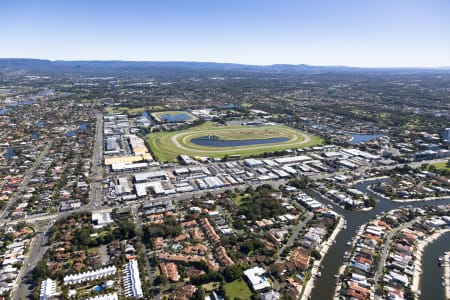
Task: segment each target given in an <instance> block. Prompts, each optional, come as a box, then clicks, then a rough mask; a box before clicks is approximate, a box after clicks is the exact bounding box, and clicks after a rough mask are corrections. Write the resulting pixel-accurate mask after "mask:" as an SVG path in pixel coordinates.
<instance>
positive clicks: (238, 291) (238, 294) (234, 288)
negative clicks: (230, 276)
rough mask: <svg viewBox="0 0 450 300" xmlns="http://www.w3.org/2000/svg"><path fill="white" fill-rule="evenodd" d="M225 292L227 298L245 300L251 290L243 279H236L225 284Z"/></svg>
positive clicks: (248, 297) (249, 295)
mask: <svg viewBox="0 0 450 300" xmlns="http://www.w3.org/2000/svg"><path fill="white" fill-rule="evenodd" d="M225 294H226V295H227V296H228V298H229V299H234V298H240V299H242V300H247V299H250V298H251V296H252V291H250V288H249V287H248V285H247V283H245V281H244V280H243V279H236V280H235V281H232V282H229V283H227V284H225Z"/></svg>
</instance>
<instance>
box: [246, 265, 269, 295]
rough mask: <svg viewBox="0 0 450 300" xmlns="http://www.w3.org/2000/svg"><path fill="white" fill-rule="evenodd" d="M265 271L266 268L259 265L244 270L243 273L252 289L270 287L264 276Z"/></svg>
mask: <svg viewBox="0 0 450 300" xmlns="http://www.w3.org/2000/svg"><path fill="white" fill-rule="evenodd" d="M265 273H266V270H265V269H263V268H261V267H253V268H251V269H247V270H245V271H244V275H245V277H247V279H248V281H249V283H250V285H251V287H252V289H253V290H254V291H260V290H262V289H265V288H270V282H269V280H267V278H266V277H265V276H264V274H265Z"/></svg>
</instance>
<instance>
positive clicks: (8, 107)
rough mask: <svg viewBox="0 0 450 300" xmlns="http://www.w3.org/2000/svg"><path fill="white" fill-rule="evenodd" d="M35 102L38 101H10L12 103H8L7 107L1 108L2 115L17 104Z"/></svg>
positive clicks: (0, 113)
mask: <svg viewBox="0 0 450 300" xmlns="http://www.w3.org/2000/svg"><path fill="white" fill-rule="evenodd" d="M34 102H36V101H34V100H28V101H23V102H13V103H10V104H8V106H7V107H5V108H2V109H0V116H2V115H4V114H6V113H7V112H8V111H9V110H10V109H11V107H16V106H19V105H29V104H33V103H34Z"/></svg>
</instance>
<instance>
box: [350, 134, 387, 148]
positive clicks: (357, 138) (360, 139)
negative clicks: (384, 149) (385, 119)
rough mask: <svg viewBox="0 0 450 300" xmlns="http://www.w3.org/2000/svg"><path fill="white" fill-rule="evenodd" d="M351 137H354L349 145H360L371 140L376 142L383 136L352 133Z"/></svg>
mask: <svg viewBox="0 0 450 300" xmlns="http://www.w3.org/2000/svg"><path fill="white" fill-rule="evenodd" d="M350 136H351V137H352V138H351V140H350V141H349V144H352V145H354V144H358V143H365V142H368V141H371V140H374V139H376V138H379V137H380V136H381V134H359V133H350Z"/></svg>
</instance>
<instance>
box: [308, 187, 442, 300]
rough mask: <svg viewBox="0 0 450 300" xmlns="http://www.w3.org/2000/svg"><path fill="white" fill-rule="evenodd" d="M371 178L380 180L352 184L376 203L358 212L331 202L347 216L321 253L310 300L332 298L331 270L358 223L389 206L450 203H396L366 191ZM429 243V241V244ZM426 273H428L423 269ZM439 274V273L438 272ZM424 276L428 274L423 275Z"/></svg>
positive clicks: (338, 262)
mask: <svg viewBox="0 0 450 300" xmlns="http://www.w3.org/2000/svg"><path fill="white" fill-rule="evenodd" d="M385 180H386V179H383V180H381V181H385ZM375 182H380V180H371V181H365V182H363V183H359V184H357V185H355V188H356V189H358V190H360V191H362V192H364V193H366V194H368V195H370V196H372V197H373V198H374V199H376V200H378V202H377V205H376V207H375V208H374V209H372V210H370V211H367V212H362V211H351V210H344V209H342V208H341V207H340V206H338V205H335V204H332V205H333V209H334V210H335V211H336V212H337V213H339V214H341V215H343V216H344V218H345V219H346V220H347V228H346V229H343V230H342V231H341V232H340V233H339V235H338V236H337V237H336V243H335V244H334V245H332V246H331V247H330V249H329V252H328V254H327V255H326V256H325V257H324V259H323V260H322V264H323V265H324V266H325V267H324V269H323V270H322V276H321V277H320V278H318V279H317V280H316V284H315V287H314V289H313V291H312V293H311V299H313V300H316V299H317V300H327V299H333V297H334V290H335V287H336V283H337V279H336V278H335V277H334V275H335V274H337V273H338V270H339V268H340V266H341V265H342V263H343V260H342V257H343V256H344V254H345V251H349V250H350V246H347V245H346V243H347V242H348V241H351V240H353V239H354V238H355V233H356V231H357V230H358V229H359V227H360V226H361V225H363V224H365V223H367V222H369V221H370V220H372V219H373V218H375V216H376V215H378V214H380V213H382V212H387V211H389V210H392V209H395V208H398V207H401V206H406V205H411V206H412V207H421V206H424V205H443V204H450V198H447V199H445V200H432V201H420V202H410V203H398V202H393V201H390V200H386V199H383V198H381V197H379V196H378V195H376V194H374V193H372V192H370V191H369V190H368V189H367V187H368V186H370V185H371V184H373V183H375ZM309 194H310V195H311V196H312V197H314V198H315V199H316V200H318V201H320V202H322V203H324V204H330V203H331V202H330V201H327V200H324V199H323V198H322V197H321V195H320V194H318V193H316V192H314V191H312V190H310V191H309ZM430 247H431V245H430ZM427 274H428V273H427ZM439 274H440V273H439ZM439 274H429V276H430V277H431V278H433V280H438V281H439V282H440V276H442V275H439ZM427 276H428V275H427ZM423 299H425V298H423Z"/></svg>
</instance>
